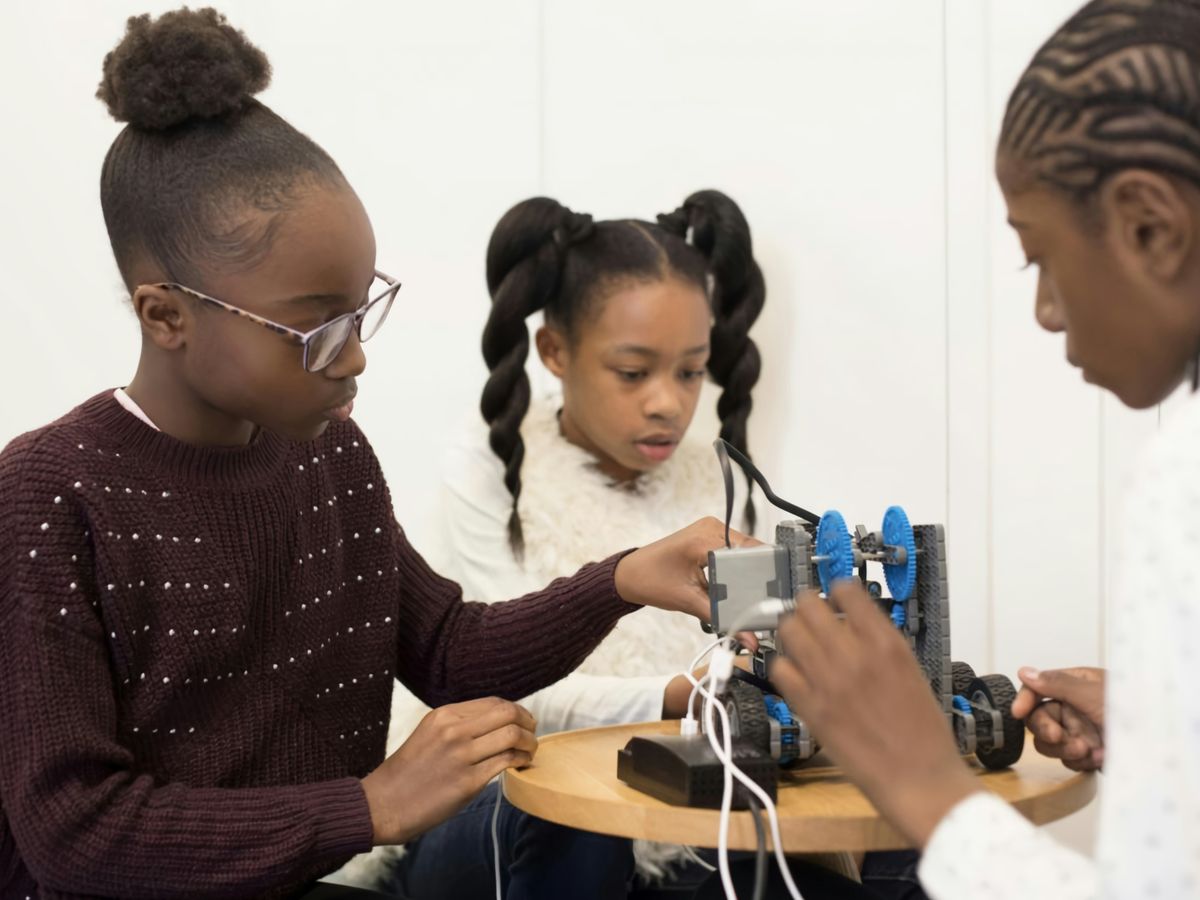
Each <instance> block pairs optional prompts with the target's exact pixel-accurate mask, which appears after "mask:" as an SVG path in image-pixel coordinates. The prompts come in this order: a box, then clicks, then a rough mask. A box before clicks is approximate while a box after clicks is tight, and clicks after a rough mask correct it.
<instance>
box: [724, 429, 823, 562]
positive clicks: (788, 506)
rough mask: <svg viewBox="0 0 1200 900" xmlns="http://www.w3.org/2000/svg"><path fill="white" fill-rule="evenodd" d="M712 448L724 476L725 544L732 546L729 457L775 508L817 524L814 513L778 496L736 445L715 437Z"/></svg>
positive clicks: (731, 484)
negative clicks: (730, 538)
mask: <svg viewBox="0 0 1200 900" xmlns="http://www.w3.org/2000/svg"><path fill="white" fill-rule="evenodd" d="M713 449H714V450H716V451H717V459H719V460H720V461H721V474H722V475H723V476H724V478H725V546H726V547H730V546H732V545H731V544H730V542H729V523H730V521H731V520H732V519H733V466H732V465H731V464H730V462H729V459H730V457H732V458H733V461H734V462H736V463H737V464H738V465H739V466H740V467H741V469H742V471H743V472H745V473H746V475H747V477H749V478H753V479H754V483H755V484H757V485H758V486H759V487H760V488H762V492H763V495H764V496H765V497H766V498H767V500H769V501H770V503H771V505H772V506H774V507H776V508H777V509H782V510H783V511H784V512H790V513H791V514H792V515H794V516H799V517H800V518H801V519H803V520H804V521H805V522H808V523H809V524H811V525H819V524H820V523H821V517H820V516H818V515H816V514H815V513H812V512H809V511H808V510H807V509H805V508H804V507H803V506H797V505H796V504H795V503H791V502H789V501H787V500H784V499H783V498H782V497H780V496H778V495H777V494H776V493H775V492H774V491H773V490H771V485H769V484H767V479H766V478H765V477H764V476H763V473H762V472H760V471H759V470H758V466H756V465H754V463H752V462H750V459H749V458H748V457H747V456H746V455H745V454H744V453H742V452H741V451H740V450H738V448H737V447H735V446H733V444H731V443H729V442H728V441H726V440H724V439H722V438H717V439H716V440H715V441H713Z"/></svg>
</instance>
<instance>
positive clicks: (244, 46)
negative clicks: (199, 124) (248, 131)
mask: <svg viewBox="0 0 1200 900" xmlns="http://www.w3.org/2000/svg"><path fill="white" fill-rule="evenodd" d="M270 80H271V65H270V63H269V62H267V57H266V55H265V54H264V53H263V52H262V51H261V50H259V49H258V48H257V47H255V46H254V45H253V44H252V43H250V41H249V40H248V39H247V38H246V36H245V35H244V34H242V32H240V31H238V30H237V29H236V28H234V27H233V26H232V25H230V24H229V23H228V22H226V21H225V17H224V16H223V15H221V14H220V13H219V12H217V11H216V10H215V9H212V8H211V7H209V8H205V9H199V10H190V9H188V8H187V7H184V8H183V9H177V10H174V11H172V12H168V13H163V15H161V16H159V17H158V18H157V19H151V18H150V16H149V14H145V15H140V16H132V17H131V18H130V19H129V21H128V22H127V23H126V29H125V36H124V37H123V38H122V39H121V42H120V43H119V44H117V46H116V47H115V48H113V50H112V51H111V52H110V53H109V54H108V55H107V56H106V57H104V78H103V80H102V81H101V82H100V88H99V89H98V90H97V91H96V96H97V97H98V98H100V99H101V100H103V101H104V103H105V105H106V106H108V111H109V113H110V114H111V115H112V117H113V118H114V119H116V120H117V121H118V122H128V123H129V124H130V125H132V126H133V127H135V128H142V129H147V130H151V131H158V130H162V129H166V128H170V127H172V126H173V125H178V124H180V123H181V122H186V121H188V120H189V119H212V118H216V117H218V116H223V115H225V114H227V113H231V112H234V111H236V110H239V109H241V108H242V107H244V106H245V105H246V104H247V103H248V102H249V101H250V100H251V98H252V97H253V96H254V95H255V94H257V93H258V92H259V91H261V90H262V89H263V88H265V87H266V86H267V84H268V82H270Z"/></svg>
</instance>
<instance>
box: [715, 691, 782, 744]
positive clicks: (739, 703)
mask: <svg viewBox="0 0 1200 900" xmlns="http://www.w3.org/2000/svg"><path fill="white" fill-rule="evenodd" d="M719 699H720V701H721V703H722V704H724V706H725V709H726V711H727V712H728V713H729V727H730V731H731V732H732V735H733V737H735V738H740V739H741V740H743V741H745V742H746V743H748V744H750V746H752V747H754V748H755V749H756V750H761V751H762V752H763V753H767V754H769V753H770V752H771V723H770V721H769V720H768V718H767V704H766V701H765V700H763V694H762V691H760V690H759V689H758V688H756V687H755V686H754V685H752V684H749V683H747V682H745V681H742V680H741V679H739V678H733V679H730V681H729V684H728V685H727V686H726V688H725V690H724V691H722V692H721V694H720V697H719ZM717 737H718V739H720V737H721V720H720V718H718V719H717Z"/></svg>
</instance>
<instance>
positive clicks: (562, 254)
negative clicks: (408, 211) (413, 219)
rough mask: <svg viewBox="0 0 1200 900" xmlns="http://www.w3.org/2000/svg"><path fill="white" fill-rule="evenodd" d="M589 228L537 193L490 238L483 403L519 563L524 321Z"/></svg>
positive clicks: (525, 397) (549, 295)
mask: <svg viewBox="0 0 1200 900" xmlns="http://www.w3.org/2000/svg"><path fill="white" fill-rule="evenodd" d="M591 231H592V219H591V216H587V215H581V214H578V213H573V212H571V210H569V209H567V208H566V207H565V206H563V205H562V204H560V203H558V202H557V201H555V200H551V199H549V198H546V197H535V198H533V199H530V200H526V201H524V202H522V203H519V204H517V205H516V206H514V207H513V208H512V209H510V210H509V211H508V212H507V213H506V214H505V215H504V217H503V218H502V219H501V220H500V222H499V224H497V225H496V229H495V231H493V232H492V237H491V240H490V241H489V242H488V251H487V283H488V292H489V293H490V294H491V297H492V311H491V313H490V314H489V316H488V320H487V325H486V326H485V327H484V330H483V358H484V361H485V362H486V363H487V367H488V370H489V372H490V373H491V374H490V375H489V377H488V380H487V384H485V385H484V388H483V396H482V398H481V399H480V404H479V406H480V411H481V412H482V413H483V418H484V420H485V421H486V422H487V423H488V426H489V429H490V431H489V435H488V443H489V445H490V446H491V448H492V452H493V453H495V454H496V456H497V457H499V459H500V461H501V462H502V463H504V485H505V487H507V488H508V492H509V493H510V494H511V495H512V513H511V515H510V516H509V520H508V540H509V545H510V546H511V547H512V550H513V555H514V556H515V557H516V558H517V560H521V559H522V558H523V557H524V551H525V538H524V533H523V531H522V528H521V516H520V513H519V512H518V509H517V503H518V501H519V500H520V497H521V464H522V463H523V462H524V459H525V443H524V441H523V440H522V439H521V423H522V421H524V419H525V414H526V413H527V412H528V411H529V397H530V389H529V376H528V374H527V373H526V371H525V361H526V359H527V358H528V357H529V328H528V327H527V326H526V324H525V320H526V319H527V318H528V317H529V316H530V315H532V314H533V313H535V312H538V311H539V310H543V309H545V308H546V307H547V306H548V305H550V304H551V303H552V302H553V300H554V297H555V295H556V294H557V292H558V288H559V284H560V282H561V279H562V269H563V264H564V261H565V259H566V252H567V248H568V247H569V246H570V245H571V244H573V243H575V242H577V241H580V240H584V239H586V238H587V237H588V236H589V235H590V234H591Z"/></svg>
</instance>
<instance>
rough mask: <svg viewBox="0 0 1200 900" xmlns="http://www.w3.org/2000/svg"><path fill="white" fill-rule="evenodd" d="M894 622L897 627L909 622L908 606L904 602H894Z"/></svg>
mask: <svg viewBox="0 0 1200 900" xmlns="http://www.w3.org/2000/svg"><path fill="white" fill-rule="evenodd" d="M892 624H893V625H895V626H896V627H897V628H903V627H904V626H905V625H907V624H908V608H907V607H906V606H905V605H904V604H903V603H893V604H892Z"/></svg>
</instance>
